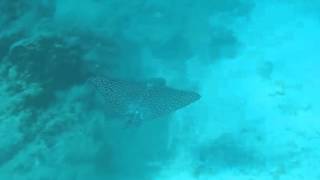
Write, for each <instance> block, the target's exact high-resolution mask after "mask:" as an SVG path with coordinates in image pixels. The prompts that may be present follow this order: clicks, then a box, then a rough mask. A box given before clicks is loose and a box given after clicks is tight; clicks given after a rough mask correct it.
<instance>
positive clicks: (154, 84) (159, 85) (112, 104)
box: [89, 77, 200, 123]
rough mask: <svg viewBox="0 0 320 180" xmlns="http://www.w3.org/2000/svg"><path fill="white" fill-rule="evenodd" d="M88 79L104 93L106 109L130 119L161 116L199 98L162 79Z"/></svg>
mask: <svg viewBox="0 0 320 180" xmlns="http://www.w3.org/2000/svg"><path fill="white" fill-rule="evenodd" d="M89 82H91V83H92V84H93V85H94V86H95V87H96V89H97V90H98V91H99V92H100V93H101V94H102V95H103V96H104V98H105V102H106V104H107V108H108V109H107V111H108V112H109V113H110V114H113V115H115V116H118V117H125V118H127V119H129V123H132V122H134V123H135V122H140V121H142V120H148V119H155V118H160V117H163V116H165V115H168V114H170V113H173V112H175V111H176V110H178V109H181V108H183V107H185V106H187V105H189V104H191V103H193V102H195V101H197V100H199V99H200V95H199V94H198V93H195V92H192V91H184V90H178V89H174V88H171V87H167V86H166V84H165V81H164V80H163V79H155V80H154V79H152V80H151V81H143V82H137V81H129V80H122V79H111V78H105V77H93V78H90V79H89Z"/></svg>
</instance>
